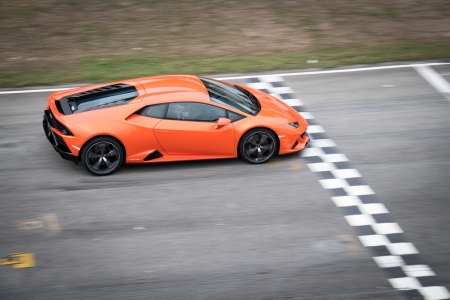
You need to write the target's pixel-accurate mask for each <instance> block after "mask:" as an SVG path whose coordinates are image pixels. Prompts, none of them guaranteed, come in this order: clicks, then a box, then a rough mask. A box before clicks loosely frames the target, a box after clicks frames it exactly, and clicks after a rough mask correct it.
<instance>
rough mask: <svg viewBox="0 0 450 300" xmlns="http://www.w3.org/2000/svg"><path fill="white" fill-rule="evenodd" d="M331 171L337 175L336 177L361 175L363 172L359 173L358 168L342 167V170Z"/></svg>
mask: <svg viewBox="0 0 450 300" xmlns="http://www.w3.org/2000/svg"><path fill="white" fill-rule="evenodd" d="M331 173H333V175H334V177H336V178H357V177H361V174H359V172H358V170H356V169H340V170H334V171H331Z"/></svg>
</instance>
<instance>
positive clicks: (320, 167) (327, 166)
mask: <svg viewBox="0 0 450 300" xmlns="http://www.w3.org/2000/svg"><path fill="white" fill-rule="evenodd" d="M311 149H314V148H311ZM306 150H308V148H307V149H305V150H303V151H306ZM306 166H307V167H308V168H309V169H310V170H311V172H326V171H331V170H334V169H336V166H335V164H332V163H314V164H307V165H306Z"/></svg>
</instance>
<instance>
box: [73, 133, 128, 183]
mask: <svg viewBox="0 0 450 300" xmlns="http://www.w3.org/2000/svg"><path fill="white" fill-rule="evenodd" d="M123 160H124V151H123V149H122V145H120V143H119V142H117V141H116V140H115V139H113V138H110V137H98V138H94V139H92V140H91V141H89V142H88V143H87V144H86V146H85V147H83V150H82V151H81V163H82V164H83V166H84V167H85V168H86V170H87V171H88V172H90V173H92V174H94V175H97V176H105V175H110V174H112V173H114V172H115V171H116V170H117V169H118V168H120V166H121V165H122V162H123Z"/></svg>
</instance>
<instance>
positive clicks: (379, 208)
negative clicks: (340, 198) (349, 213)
mask: <svg viewBox="0 0 450 300" xmlns="http://www.w3.org/2000/svg"><path fill="white" fill-rule="evenodd" d="M358 208H359V210H360V211H361V213H363V214H367V215H377V214H388V213H389V211H388V210H387V208H386V206H384V204H383V203H368V204H361V205H359V206H358Z"/></svg>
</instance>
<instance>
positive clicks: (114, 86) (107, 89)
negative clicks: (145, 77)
mask: <svg viewBox="0 0 450 300" xmlns="http://www.w3.org/2000/svg"><path fill="white" fill-rule="evenodd" d="M127 88H135V87H134V86H133V85H129V84H125V83H117V84H112V85H107V86H103V87H100V88H96V89H93V90H89V91H84V92H81V93H77V94H73V95H70V96H67V97H65V98H66V99H67V100H69V101H70V100H81V99H83V98H87V97H91V96H94V95H95V96H98V95H102V94H108V93H110V92H112V91H118V90H123V89H127Z"/></svg>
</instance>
